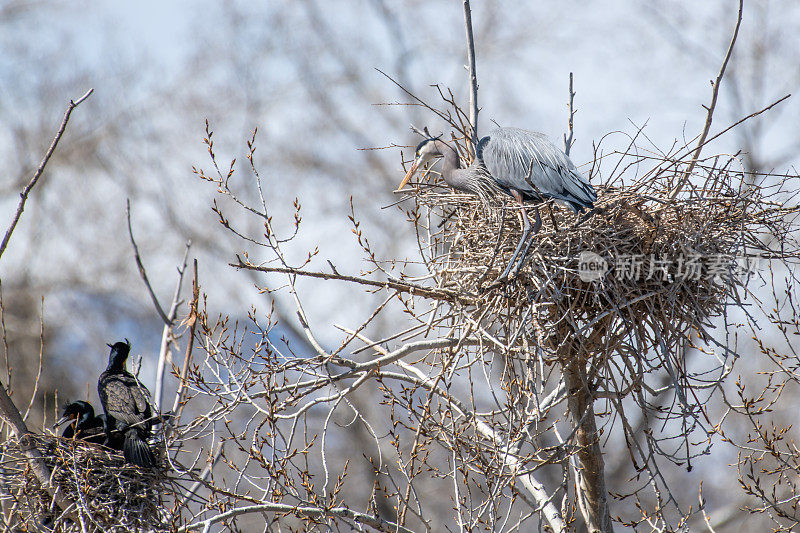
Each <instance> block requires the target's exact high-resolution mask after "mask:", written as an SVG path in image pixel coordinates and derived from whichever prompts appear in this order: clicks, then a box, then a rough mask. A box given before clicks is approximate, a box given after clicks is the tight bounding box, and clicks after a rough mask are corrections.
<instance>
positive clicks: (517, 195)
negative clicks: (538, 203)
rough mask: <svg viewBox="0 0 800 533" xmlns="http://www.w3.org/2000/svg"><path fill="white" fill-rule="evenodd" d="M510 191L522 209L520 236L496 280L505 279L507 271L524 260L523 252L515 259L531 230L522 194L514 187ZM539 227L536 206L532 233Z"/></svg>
mask: <svg viewBox="0 0 800 533" xmlns="http://www.w3.org/2000/svg"><path fill="white" fill-rule="evenodd" d="M511 193H512V194H513V195H514V198H516V199H517V202H519V205H520V206H521V207H522V210H521V211H520V214H521V215H522V237H520V239H519V244H517V249H516V250H514V254H513V255H512V256H511V260H510V261H509V262H508V266H507V267H506V269H505V270H504V271H503V273H502V274H500V277H499V278H498V280H503V279H506V278H507V277H508V274H509V272H511V270H512V269H513V268H514V267H515V266H517V263H520V264H521V263H522V261H524V260H525V254H523V255H522V257H521V258H520V259H519V260H517V256H518V255H519V253H520V251H522V247H523V246H525V243H526V241H527V240H528V234H530V232H531V222H530V220H528V215H527V214H526V213H525V207H524V204H523V203H522V195H520V193H519V192H518V191H515V190H514V189H511ZM541 227H542V218H541V217H540V216H539V209H538V207H537V208H536V223H535V224H534V228H535V229H534V233H538V232H539V229H540V228H541ZM527 252H528V248H527V247H526V248H525V253H527Z"/></svg>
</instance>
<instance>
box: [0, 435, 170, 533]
mask: <svg viewBox="0 0 800 533" xmlns="http://www.w3.org/2000/svg"><path fill="white" fill-rule="evenodd" d="M24 438H25V443H26V445H29V443H32V444H33V446H34V447H35V449H36V450H38V452H39V453H40V454H41V456H42V457H43V458H44V461H45V463H46V464H47V466H48V468H49V471H50V473H51V485H52V488H51V492H55V491H57V492H58V493H59V494H60V496H61V497H62V498H66V499H68V500H69V501H71V502H73V506H72V507H71V508H70V509H67V510H66V512H64V510H63V509H59V508H58V506H57V505H56V503H55V502H54V498H53V497H52V496H51V492H48V491H47V490H45V489H44V488H43V487H42V484H41V483H40V481H39V479H38V478H37V476H36V475H35V473H34V471H33V470H32V468H31V465H30V463H29V460H28V458H27V457H26V455H25V451H24V450H23V447H22V446H21V443H20V441H19V440H18V439H14V438H11V439H9V440H7V441H6V442H4V443H2V445H1V446H2V462H1V463H0V480H2V493H0V501H1V502H2V506H3V511H4V515H5V521H6V524H5V525H6V527H8V528H9V529H10V530H14V531H54V532H69V531H120V532H121V531H172V530H173V529H174V528H173V527H172V526H171V525H170V517H169V513H168V512H167V511H166V509H165V507H164V498H165V495H166V494H168V493H169V492H170V491H169V489H170V487H171V483H170V481H169V479H168V477H167V476H166V475H165V473H164V471H162V470H161V469H159V468H155V469H143V468H139V467H137V466H134V465H131V464H130V463H126V462H125V460H124V459H123V457H122V455H121V454H120V453H119V452H114V451H113V450H110V449H108V448H105V447H103V446H100V445H97V444H89V443H85V442H82V441H80V440H72V439H64V438H60V437H52V436H47V435H34V434H28V435H26V436H25V437H24ZM157 456H158V453H157Z"/></svg>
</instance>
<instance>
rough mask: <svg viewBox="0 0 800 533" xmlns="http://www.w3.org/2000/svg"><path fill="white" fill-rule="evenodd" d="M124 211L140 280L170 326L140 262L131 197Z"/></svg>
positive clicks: (162, 318) (170, 323) (157, 310)
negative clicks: (134, 232)
mask: <svg viewBox="0 0 800 533" xmlns="http://www.w3.org/2000/svg"><path fill="white" fill-rule="evenodd" d="M125 212H126V213H127V215H128V236H129V237H130V239H131V245H132V246H133V257H134V259H136V266H137V267H138V268H139V275H140V276H141V277H142V281H144V284H145V287H147V293H148V294H149V295H150V299H151V300H153V305H154V306H155V308H156V312H157V313H158V316H160V317H161V320H162V321H163V322H164V324H166V325H167V326H171V325H172V322H171V321H170V319H169V317H167V314H166V313H165V312H164V308H162V307H161V304H160V303H159V301H158V297H157V296H156V293H155V292H154V291H153V287H152V286H151V285H150V280H149V279H147V272H146V271H145V269H144V264H142V257H141V256H140V255H139V247H138V246H137V245H136V240H135V239H134V238H133V226H132V225H131V199H130V198H128V199H127V200H126V201H125Z"/></svg>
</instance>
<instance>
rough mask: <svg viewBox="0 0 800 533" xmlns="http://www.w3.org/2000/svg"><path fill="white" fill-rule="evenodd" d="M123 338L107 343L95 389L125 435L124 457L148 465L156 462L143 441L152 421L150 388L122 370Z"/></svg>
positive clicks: (125, 356) (127, 347) (125, 347)
mask: <svg viewBox="0 0 800 533" xmlns="http://www.w3.org/2000/svg"><path fill="white" fill-rule="evenodd" d="M125 341H126V342H117V343H115V344H113V345H111V344H109V345H108V346H110V347H111V353H110V354H109V356H108V367H107V368H106V370H105V372H103V373H102V374H100V379H99V381H98V382H97V392H98V393H99V394H100V402H101V403H102V404H103V410H104V411H105V412H106V415H107V416H109V417H111V418H113V419H115V421H116V429H117V430H119V431H120V432H123V433H124V435H125V442H124V444H123V446H122V453H123V455H124V456H125V460H126V461H128V462H129V463H133V464H136V465H139V466H142V467H145V468H151V467H154V466H156V459H155V456H154V455H153V452H152V451H151V450H150V447H149V446H148V445H147V439H148V437H150V429H151V427H152V426H153V423H154V422H155V418H154V416H153V412H154V410H153V409H152V408H151V407H150V391H148V390H147V387H145V386H144V385H142V384H141V383H139V380H138V379H136V377H134V375H133V374H131V373H130V372H128V371H127V370H125V361H126V360H127V359H128V353H129V352H130V349H131V344H130V341H128V339H125ZM111 429H113V428H111ZM108 430H109V428H107V431H108ZM109 438H110V437H109Z"/></svg>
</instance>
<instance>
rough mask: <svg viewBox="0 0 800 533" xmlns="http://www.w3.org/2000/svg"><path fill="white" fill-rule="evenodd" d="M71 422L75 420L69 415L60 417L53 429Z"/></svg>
mask: <svg viewBox="0 0 800 533" xmlns="http://www.w3.org/2000/svg"><path fill="white" fill-rule="evenodd" d="M73 420H75V418H74V417H71V416H69V415H65V416H62V417H61V418H59V419H58V421H57V422H56V423H55V424H53V429H56V428H58V426H63V425H64V424H65V423H67V422H71V421H73Z"/></svg>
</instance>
